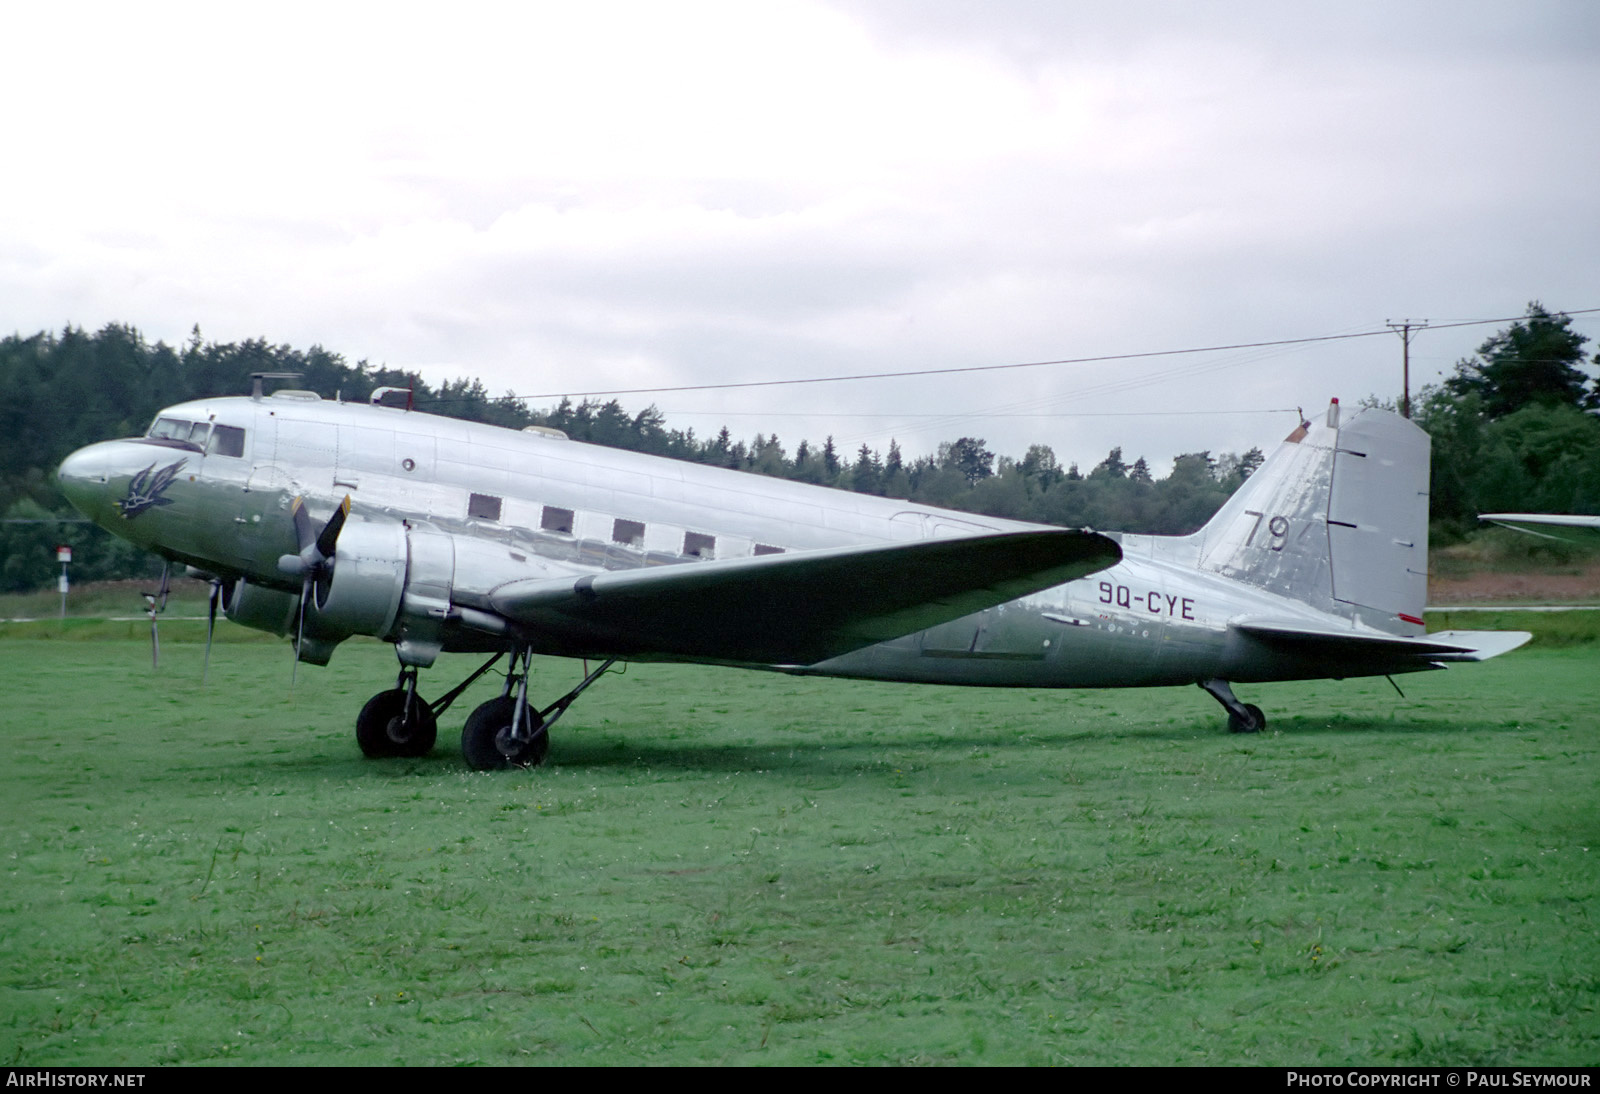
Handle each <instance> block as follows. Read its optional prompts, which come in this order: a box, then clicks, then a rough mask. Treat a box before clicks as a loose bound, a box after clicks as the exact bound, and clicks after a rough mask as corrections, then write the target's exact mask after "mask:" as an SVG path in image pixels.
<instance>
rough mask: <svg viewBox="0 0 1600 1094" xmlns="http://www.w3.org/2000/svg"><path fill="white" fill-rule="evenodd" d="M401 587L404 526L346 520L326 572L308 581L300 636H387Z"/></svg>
mask: <svg viewBox="0 0 1600 1094" xmlns="http://www.w3.org/2000/svg"><path fill="white" fill-rule="evenodd" d="M405 588H406V533H405V528H404V526H403V525H401V524H399V523H398V522H392V521H355V520H353V521H350V522H349V523H347V524H346V525H345V526H344V529H343V530H342V531H341V532H340V533H339V541H338V544H337V545H336V547H335V548H334V555H333V567H332V573H331V575H330V576H328V577H327V578H320V577H319V578H318V579H317V580H316V581H315V582H313V583H312V595H311V603H310V604H307V605H306V636H307V637H308V638H311V637H315V638H318V639H321V640H324V641H329V640H331V641H332V642H341V641H343V640H344V639H346V638H349V637H350V636H351V635H353V634H370V635H372V636H374V637H376V638H392V637H393V636H394V631H395V623H396V619H397V618H398V616H399V614H400V600H401V597H402V595H403V594H404V593H405Z"/></svg>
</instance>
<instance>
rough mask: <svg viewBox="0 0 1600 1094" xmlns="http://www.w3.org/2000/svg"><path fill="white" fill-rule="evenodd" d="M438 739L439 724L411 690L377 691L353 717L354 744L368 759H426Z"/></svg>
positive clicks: (430, 709) (426, 706)
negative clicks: (421, 757)
mask: <svg viewBox="0 0 1600 1094" xmlns="http://www.w3.org/2000/svg"><path fill="white" fill-rule="evenodd" d="M408 695H409V697H410V703H409V711H408V709H407V707H408V704H407V698H408ZM438 736H439V721H438V719H437V718H436V717H435V716H434V713H433V710H432V708H430V707H429V706H428V704H427V703H426V702H424V701H423V700H422V699H420V698H418V697H417V696H416V692H415V690H410V691H408V689H406V688H391V689H390V690H389V691H380V692H379V693H378V694H376V695H374V696H373V697H372V698H371V699H368V700H367V705H366V706H364V707H362V708H361V713H360V714H358V715H357V716H356V743H357V744H359V745H360V746H361V751H362V753H363V754H364V755H366V756H367V757H368V758H369V759H375V760H376V759H385V758H388V757H393V756H406V757H415V756H426V755H427V754H428V753H429V752H431V751H433V745H434V741H435V740H437V739H438Z"/></svg>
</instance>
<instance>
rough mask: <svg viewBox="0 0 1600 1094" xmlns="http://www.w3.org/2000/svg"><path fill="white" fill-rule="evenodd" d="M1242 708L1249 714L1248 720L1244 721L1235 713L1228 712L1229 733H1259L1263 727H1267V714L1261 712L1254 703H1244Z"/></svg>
mask: <svg viewBox="0 0 1600 1094" xmlns="http://www.w3.org/2000/svg"><path fill="white" fill-rule="evenodd" d="M1244 709H1245V713H1247V714H1249V715H1250V720H1249V721H1248V722H1246V721H1245V720H1244V719H1243V718H1240V717H1239V716H1238V715H1237V714H1229V715H1228V732H1229V733H1260V732H1261V731H1262V730H1263V729H1266V728H1267V716H1266V715H1265V714H1263V713H1262V712H1261V708H1260V707H1258V706H1256V705H1255V704H1254V703H1246V704H1245V705H1244Z"/></svg>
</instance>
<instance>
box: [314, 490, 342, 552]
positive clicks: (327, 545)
mask: <svg viewBox="0 0 1600 1094" xmlns="http://www.w3.org/2000/svg"><path fill="white" fill-rule="evenodd" d="M349 515H350V495H349V494H346V495H345V496H344V501H342V502H340V503H339V508H337V509H335V510H334V511H333V516H331V517H329V518H328V523H327V524H324V525H323V526H322V534H321V535H320V536H318V537H317V553H318V554H320V555H321V556H322V557H323V558H332V557H333V550H334V545H335V544H336V543H338V542H339V533H340V532H342V531H343V530H344V521H345V518H346V517H348V516H349Z"/></svg>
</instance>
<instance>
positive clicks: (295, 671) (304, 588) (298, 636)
mask: <svg viewBox="0 0 1600 1094" xmlns="http://www.w3.org/2000/svg"><path fill="white" fill-rule="evenodd" d="M312 580H313V579H312V576H311V575H310V574H309V573H308V574H306V580H305V583H304V584H303V585H301V586H300V611H299V619H298V621H297V622H296V623H295V627H294V667H293V668H291V669H290V670H289V690H290V691H291V692H292V691H294V683H295V680H297V679H298V678H299V676H300V644H301V643H302V642H303V641H305V637H306V598H307V597H309V596H310V595H311V583H312Z"/></svg>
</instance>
